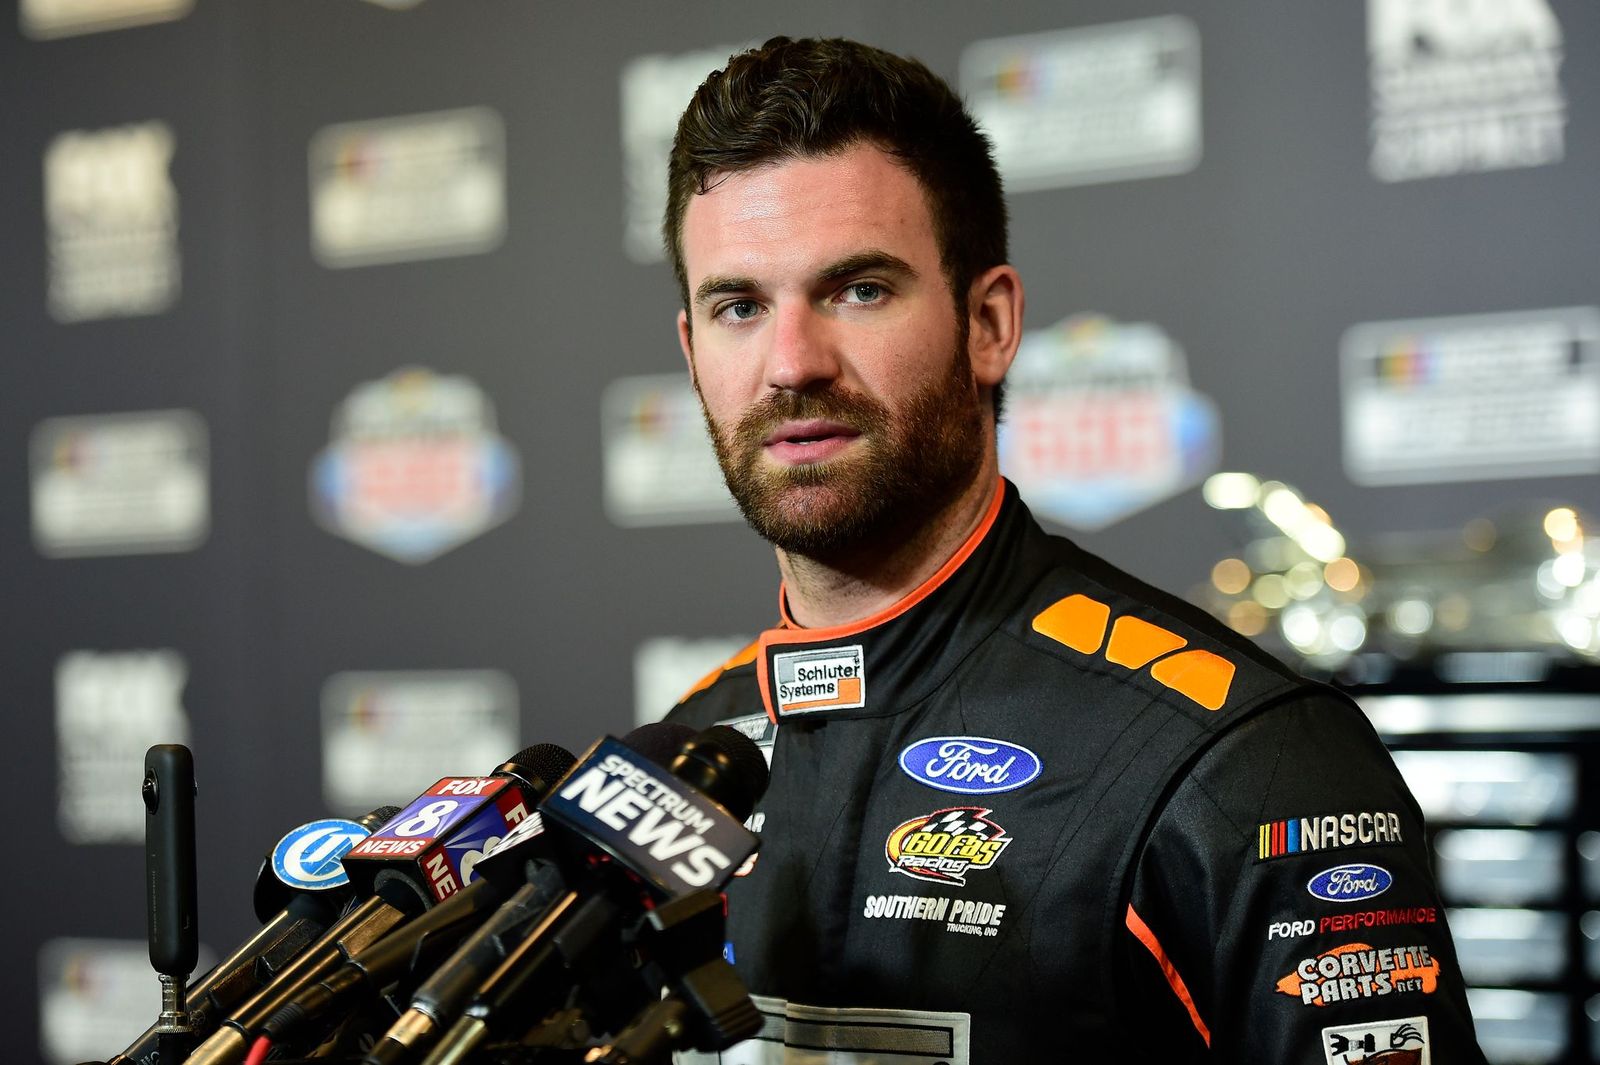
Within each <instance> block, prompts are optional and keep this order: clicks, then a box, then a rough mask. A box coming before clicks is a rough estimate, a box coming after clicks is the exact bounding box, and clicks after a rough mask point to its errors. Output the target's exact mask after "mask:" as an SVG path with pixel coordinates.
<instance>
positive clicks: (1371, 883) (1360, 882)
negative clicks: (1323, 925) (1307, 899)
mask: <svg viewBox="0 0 1600 1065" xmlns="http://www.w3.org/2000/svg"><path fill="white" fill-rule="evenodd" d="M1392 883H1394V877H1392V876H1390V875H1389V870H1387V869H1385V868H1384V867H1383V866H1381V865H1336V866H1334V867H1333V868H1332V869H1324V870H1323V871H1322V872H1320V873H1318V874H1317V875H1316V876H1314V877H1312V878H1311V879H1310V881H1308V882H1307V883H1306V890H1307V891H1309V892H1311V894H1312V896H1313V897H1314V898H1319V899H1322V900H1323V901H1325V902H1361V901H1363V900H1365V899H1372V898H1377V897H1378V896H1379V895H1382V894H1383V893H1384V892H1385V891H1388V890H1389V885H1390V884H1392Z"/></svg>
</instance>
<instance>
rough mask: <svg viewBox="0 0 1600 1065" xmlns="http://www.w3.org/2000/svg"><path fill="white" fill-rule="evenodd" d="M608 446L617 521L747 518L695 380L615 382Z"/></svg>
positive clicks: (605, 430) (605, 426)
mask: <svg viewBox="0 0 1600 1065" xmlns="http://www.w3.org/2000/svg"><path fill="white" fill-rule="evenodd" d="M600 447H601V462H602V464H603V469H604V474H603V475H604V478H605V485H604V490H605V507H606V516H607V517H608V518H610V519H611V521H612V523H613V524H615V525H621V526H643V525H679V524H683V523H687V522H711V521H738V520H739V508H738V507H736V506H734V503H733V497H732V496H730V495H729V494H728V488H727V485H726V484H725V483H724V482H723V480H722V467H721V466H718V465H717V455H716V452H715V451H713V450H712V449H711V440H710V438H709V437H708V436H707V435H706V423H705V419H704V417H703V416H702V415H701V413H700V401H699V400H698V399H696V398H695V394H694V388H693V387H692V386H691V385H690V384H689V378H688V376H687V375H685V374H650V375H646V376H643V377H619V378H617V379H616V380H615V381H612V382H611V383H610V384H609V385H607V386H606V390H605V394H604V395H603V396H602V397H601V399H600Z"/></svg>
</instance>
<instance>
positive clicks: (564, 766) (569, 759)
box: [495, 743, 578, 802]
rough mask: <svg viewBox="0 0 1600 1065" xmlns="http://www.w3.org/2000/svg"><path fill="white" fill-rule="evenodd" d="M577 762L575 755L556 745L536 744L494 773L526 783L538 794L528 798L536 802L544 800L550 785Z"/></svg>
mask: <svg viewBox="0 0 1600 1065" xmlns="http://www.w3.org/2000/svg"><path fill="white" fill-rule="evenodd" d="M577 760H578V757H577V755H575V754H573V753H572V752H571V751H569V750H567V749H566V748H565V747H563V746H561V745H560V744H558V743H536V744H534V745H533V746H532V747H524V748H523V749H522V750H520V751H518V752H517V753H516V754H514V755H512V756H511V757H510V758H509V759H508V760H507V761H506V762H505V763H504V764H503V765H501V766H500V767H498V768H497V769H496V770H495V772H497V773H510V774H511V775H512V776H515V777H518V778H520V779H522V780H525V781H527V783H528V784H529V785H530V786H531V787H532V788H533V789H534V791H536V792H538V794H536V795H530V796H528V798H529V800H530V801H533V802H537V801H538V800H539V799H542V798H544V795H545V793H546V792H548V791H549V790H550V785H552V784H554V783H555V782H556V781H557V780H560V779H561V777H562V775H563V774H564V773H566V771H567V770H569V769H571V768H572V763H574V762H576V761H577Z"/></svg>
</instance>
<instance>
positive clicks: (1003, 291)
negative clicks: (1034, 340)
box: [967, 265, 1023, 389]
mask: <svg viewBox="0 0 1600 1065" xmlns="http://www.w3.org/2000/svg"><path fill="white" fill-rule="evenodd" d="M1022 305H1023V295H1022V277H1021V275H1020V274H1018V273H1017V270H1016V267H1014V266H1009V265H1002V266H991V267H990V268H989V269H987V270H985V271H984V272H983V273H982V274H981V275H979V276H978V278H977V280H975V281H974V282H973V283H972V287H971V288H969V289H968V290H967V314H968V330H967V357H968V358H969V359H970V360H971V362H972V376H973V377H974V378H975V379H976V380H977V382H978V386H979V387H980V388H987V389H993V388H994V386H995V385H997V384H999V383H1000V382H1001V381H1002V380H1003V379H1004V378H1005V376H1006V371H1007V370H1009V369H1010V368H1011V360H1012V359H1014V358H1016V355H1017V345H1018V344H1020V343H1022Z"/></svg>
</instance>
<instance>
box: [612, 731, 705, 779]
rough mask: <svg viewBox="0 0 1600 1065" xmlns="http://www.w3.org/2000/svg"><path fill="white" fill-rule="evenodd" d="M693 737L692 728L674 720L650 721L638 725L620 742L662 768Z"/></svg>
mask: <svg viewBox="0 0 1600 1065" xmlns="http://www.w3.org/2000/svg"><path fill="white" fill-rule="evenodd" d="M693 738H694V729H692V728H690V727H689V726H688V725H680V724H678V723H677V722H676V721H652V722H650V723H649V724H648V725H640V726H639V727H638V728H636V729H634V730H633V731H632V732H630V733H628V734H627V735H626V736H624V737H622V742H623V743H625V744H627V745H628V748H629V749H630V750H632V751H633V752H634V753H635V754H641V755H643V756H644V757H646V758H648V759H650V761H652V762H654V763H655V764H656V765H658V766H661V767H662V768H663V769H664V768H666V767H667V765H668V764H669V763H670V762H671V761H672V760H673V759H674V758H676V757H678V752H679V751H681V750H683V745H684V744H686V743H688V742H689V741H690V740H691V739H693Z"/></svg>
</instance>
